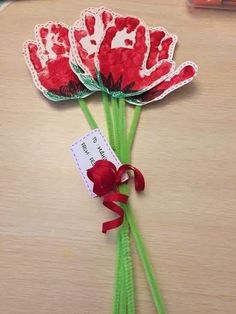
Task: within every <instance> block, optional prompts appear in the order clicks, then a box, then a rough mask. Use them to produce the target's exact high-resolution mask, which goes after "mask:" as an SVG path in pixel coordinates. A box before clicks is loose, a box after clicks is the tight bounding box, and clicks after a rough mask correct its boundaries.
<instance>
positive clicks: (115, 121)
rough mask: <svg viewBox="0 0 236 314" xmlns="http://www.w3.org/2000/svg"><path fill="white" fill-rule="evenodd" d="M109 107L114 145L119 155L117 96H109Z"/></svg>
mask: <svg viewBox="0 0 236 314" xmlns="http://www.w3.org/2000/svg"><path fill="white" fill-rule="evenodd" d="M111 109H112V117H113V130H114V146H115V151H116V153H117V155H119V151H120V138H119V129H118V124H119V120H118V113H119V103H118V101H117V98H114V97H111Z"/></svg>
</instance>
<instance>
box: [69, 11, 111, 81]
mask: <svg viewBox="0 0 236 314" xmlns="http://www.w3.org/2000/svg"><path fill="white" fill-rule="evenodd" d="M113 15H114V13H113V12H112V11H110V10H108V9H105V8H103V7H100V8H88V9H86V10H84V11H82V13H81V17H80V19H79V20H78V21H76V22H75V23H74V25H73V26H72V27H71V28H70V35H69V36H70V42H71V48H72V56H71V63H72V64H73V65H74V61H75V62H76V65H77V66H79V67H80V68H81V69H82V70H83V71H84V72H85V73H86V74H88V75H90V76H91V77H93V78H96V68H95V62H94V58H95V54H96V52H97V50H98V46H99V44H100V42H101V39H102V38H103V36H104V32H105V30H106V28H107V26H108V25H109V23H110V22H111V21H112V19H113ZM73 59H74V60H73Z"/></svg>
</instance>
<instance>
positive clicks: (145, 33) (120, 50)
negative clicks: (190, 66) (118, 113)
mask: <svg viewBox="0 0 236 314" xmlns="http://www.w3.org/2000/svg"><path fill="white" fill-rule="evenodd" d="M149 50H150V45H149V29H148V28H147V27H146V25H145V24H144V23H143V22H142V21H141V20H140V19H138V18H136V17H130V16H127V17H120V16H116V17H115V18H114V19H113V21H112V22H111V24H110V25H109V27H108V28H107V29H106V32H105V36H104V38H103V40H102V42H101V45H100V47H99V50H98V53H97V55H96V67H97V69H98V75H99V79H100V84H101V85H102V87H103V89H105V90H106V91H107V92H108V93H111V94H112V95H113V96H115V95H114V93H118V94H120V97H122V96H123V97H127V96H132V95H138V94H140V93H143V92H144V91H146V90H148V89H150V88H152V87H153V86H154V85H157V84H158V83H160V82H161V81H163V80H164V79H165V78H166V77H167V76H168V74H169V73H170V72H171V71H172V70H173V68H174V62H172V61H170V60H161V61H160V62H155V65H153V66H152V67H150V68H149V69H147V67H146V63H147V59H148V55H149Z"/></svg>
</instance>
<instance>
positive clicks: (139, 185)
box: [87, 160, 145, 233]
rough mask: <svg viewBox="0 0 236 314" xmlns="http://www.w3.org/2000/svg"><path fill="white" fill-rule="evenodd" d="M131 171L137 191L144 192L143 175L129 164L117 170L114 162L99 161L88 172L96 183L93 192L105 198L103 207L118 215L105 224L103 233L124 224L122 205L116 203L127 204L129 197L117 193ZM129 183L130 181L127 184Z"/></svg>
mask: <svg viewBox="0 0 236 314" xmlns="http://www.w3.org/2000/svg"><path fill="white" fill-rule="evenodd" d="M130 170H131V171H133V173H134V185H135V190H136V191H143V190H144V188H145V181H144V177H143V175H142V173H141V172H140V171H139V170H138V169H137V168H135V167H133V166H131V165H129V164H125V165H122V166H120V167H119V169H118V170H117V169H116V166H115V165H114V164H113V163H112V162H110V161H108V160H98V161H96V162H95V164H94V166H93V167H92V168H90V169H88V170H87V175H88V177H89V179H90V180H91V181H92V182H93V183H94V186H93V192H94V193H95V194H97V195H98V196H100V197H103V205H104V206H105V207H107V208H109V209H110V210H112V211H113V212H114V213H116V214H117V215H118V217H117V218H116V219H114V220H110V221H106V222H104V223H103V225H102V232H103V233H106V232H107V231H108V230H111V229H115V228H118V227H119V226H120V225H122V223H123V220H124V210H123V208H122V207H121V206H120V205H118V204H116V202H119V203H121V204H127V202H128V198H129V197H128V195H125V194H121V193H119V192H117V187H118V186H119V185H120V184H121V183H123V176H124V174H127V172H128V171H130ZM127 181H128V179H127V180H126V181H125V182H127Z"/></svg>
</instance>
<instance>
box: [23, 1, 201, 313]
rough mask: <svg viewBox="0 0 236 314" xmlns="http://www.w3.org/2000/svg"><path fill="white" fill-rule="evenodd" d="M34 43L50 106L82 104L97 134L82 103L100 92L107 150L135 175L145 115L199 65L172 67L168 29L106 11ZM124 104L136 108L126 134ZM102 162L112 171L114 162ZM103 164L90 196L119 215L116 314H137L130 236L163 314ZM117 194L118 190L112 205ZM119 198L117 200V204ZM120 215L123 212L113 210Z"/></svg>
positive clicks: (134, 230) (30, 61)
mask: <svg viewBox="0 0 236 314" xmlns="http://www.w3.org/2000/svg"><path fill="white" fill-rule="evenodd" d="M35 36H36V41H27V42H25V44H24V56H25V59H26V63H27V66H28V68H29V70H30V72H31V74H32V77H33V80H34V83H35V85H36V86H37V88H38V89H39V90H40V91H41V92H42V93H43V94H44V95H45V96H46V97H47V98H49V99H51V100H55V101H57V100H66V99H79V103H80V106H81V109H82V111H83V113H84V115H85V117H86V119H87V121H88V123H89V125H90V127H91V128H92V129H95V128H97V124H96V122H95V120H94V118H93V116H92V114H91V112H90V111H89V109H88V107H87V105H86V103H85V101H84V100H83V98H84V97H86V96H88V95H90V94H91V93H93V92H95V91H101V92H102V98H103V104H104V112H105V117H106V122H107V130H108V135H109V140H110V144H111V146H112V148H113V150H114V151H115V153H116V155H117V157H118V158H119V159H120V161H121V163H122V166H121V169H123V167H125V169H128V170H132V169H136V172H137V171H138V170H137V168H135V167H133V166H132V165H131V164H130V163H131V151H132V144H133V142H134V138H135V135H136V132H137V128H138V122H139V119H140V116H141V108H142V107H143V105H146V104H148V103H150V102H154V101H159V100H161V99H163V98H164V97H165V96H166V95H168V94H169V93H171V92H172V91H174V90H176V89H177V88H180V87H182V86H183V85H185V84H187V83H189V82H191V81H192V80H193V78H194V76H195V75H196V74H197V66H196V65H195V63H193V62H191V61H187V62H184V63H183V64H182V65H180V66H179V67H178V68H177V69H176V68H175V62H174V61H173V57H174V51H175V46H176V43H177V36H176V35H174V34H170V33H168V32H167V31H166V29H164V28H163V27H148V26H147V25H146V24H145V23H144V22H143V21H142V20H141V19H139V18H137V17H133V16H122V15H120V14H117V13H114V12H113V11H111V10H109V9H106V8H104V7H99V8H88V9H86V10H83V11H82V12H81V15H80V18H79V19H78V20H77V21H76V22H75V23H74V24H73V26H71V27H68V26H66V25H65V24H63V23H57V22H49V23H47V24H45V25H37V26H36V28H35ZM126 103H129V104H132V105H134V106H133V107H134V108H135V109H134V113H133V118H132V121H131V124H130V127H129V129H128V127H127V121H126V120H127V116H126ZM105 163H106V165H107V164H109V160H108V161H106V162H105ZM101 165H103V166H104V161H102V162H101V160H100V161H98V162H96V165H95V166H94V167H92V168H91V169H89V170H88V172H87V175H88V178H89V179H90V181H92V182H93V184H94V185H93V188H94V191H93V192H94V193H95V194H96V195H98V196H101V195H102V196H103V197H104V200H103V205H104V204H106V205H104V206H106V207H107V208H108V209H111V210H112V209H113V211H114V212H116V213H118V212H119V215H120V218H117V219H115V220H114V221H116V222H118V221H119V223H116V224H114V223H113V224H112V227H109V228H108V229H107V230H112V229H114V228H117V227H119V230H118V237H117V263H116V276H115V295H114V301H113V310H112V313H113V314H120V313H122V314H135V312H136V308H135V289H134V282H133V265H132V254H131V242H130V234H132V236H133V237H134V240H135V244H136V247H137V251H138V254H139V257H140V260H141V262H142V264H143V268H144V271H145V275H146V278H147V282H148V284H149V287H150V291H151V294H152V298H153V302H154V305H155V308H156V311H157V312H158V313H159V314H166V310H165V306H164V302H163V300H162V297H161V293H160V290H159V288H158V286H157V282H156V281H155V276H154V271H153V269H152V265H151V262H150V260H149V257H148V254H147V252H146V249H145V246H144V243H143V240H142V236H141V234H140V231H139V228H138V226H137V224H136V220H135V218H134V214H133V210H132V208H131V206H130V204H129V202H128V196H129V188H128V184H123V183H122V182H123V181H122V182H120V183H119V186H117V185H116V184H114V177H112V174H111V170H112V169H113V170H112V171H113V172H114V173H116V171H115V168H114V167H113V166H111V169H110V168H109V169H107V166H106V167H103V168H101ZM108 170H109V171H108ZM113 172H112V173H113ZM138 172H139V171H138ZM91 174H92V175H91ZM98 174H99V175H98ZM100 174H102V175H100ZM104 178H106V179H104ZM104 180H107V181H104ZM126 182H128V180H127V181H126ZM143 182H144V179H143ZM108 187H109V188H108ZM113 188H115V189H116V191H115V194H114V193H113V198H112V199H111V196H112V192H114V191H113ZM136 190H137V189H136ZM101 191H102V194H101ZM96 192H97V193H96ZM105 192H106V193H105ZM104 193H105V194H106V195H103V194H104ZM117 195H118V196H119V198H116V196H117ZM108 200H109V201H108ZM122 200H123V201H122ZM124 200H125V201H124ZM117 208H118V209H119V211H117V210H114V209H117ZM114 221H111V222H114ZM105 224H106V223H105ZM109 225H110V222H109ZM110 226H111V225H110ZM130 231H131V232H130Z"/></svg>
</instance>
